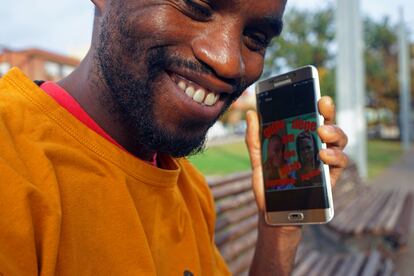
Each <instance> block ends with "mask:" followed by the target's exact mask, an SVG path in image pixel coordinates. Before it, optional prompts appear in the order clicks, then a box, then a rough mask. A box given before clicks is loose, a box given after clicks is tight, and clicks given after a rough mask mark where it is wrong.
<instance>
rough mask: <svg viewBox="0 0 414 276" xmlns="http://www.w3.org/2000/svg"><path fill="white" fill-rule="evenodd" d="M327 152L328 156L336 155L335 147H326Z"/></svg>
mask: <svg viewBox="0 0 414 276" xmlns="http://www.w3.org/2000/svg"><path fill="white" fill-rule="evenodd" d="M325 153H326V155H328V156H335V151H334V150H333V149H326V150H325Z"/></svg>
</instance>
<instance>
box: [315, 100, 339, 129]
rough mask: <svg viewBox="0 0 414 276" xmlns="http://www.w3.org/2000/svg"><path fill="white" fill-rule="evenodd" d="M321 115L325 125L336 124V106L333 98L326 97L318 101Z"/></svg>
mask: <svg viewBox="0 0 414 276" xmlns="http://www.w3.org/2000/svg"><path fill="white" fill-rule="evenodd" d="M318 110H319V113H320V114H321V115H322V116H323V117H324V118H325V124H326V125H331V124H334V123H335V104H334V101H333V100H332V98H331V97H328V96H324V97H322V98H321V99H320V100H319V101H318Z"/></svg>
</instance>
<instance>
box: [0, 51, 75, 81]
mask: <svg viewBox="0 0 414 276" xmlns="http://www.w3.org/2000/svg"><path fill="white" fill-rule="evenodd" d="M79 62H80V61H79V60H78V59H76V58H72V57H68V56H64V55H61V54H56V53H52V52H48V51H44V50H40V49H26V50H19V51H14V50H10V49H7V48H0V76H1V75H3V74H5V73H6V72H7V71H8V70H9V69H10V68H12V67H14V66H16V67H19V68H20V69H21V70H22V71H23V72H24V73H25V74H26V75H27V76H28V77H29V78H30V79H32V80H49V81H57V80H60V79H62V78H64V77H66V76H67V75H69V74H70V73H71V72H72V71H73V70H74V69H75V67H76V66H77V65H78V64H79Z"/></svg>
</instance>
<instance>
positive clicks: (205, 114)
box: [165, 73, 225, 122]
mask: <svg viewBox="0 0 414 276" xmlns="http://www.w3.org/2000/svg"><path fill="white" fill-rule="evenodd" d="M165 77H166V80H165V81H166V83H167V87H168V89H169V90H170V91H171V92H172V94H173V95H174V96H175V97H177V99H178V101H179V105H178V106H177V107H176V108H177V109H178V110H179V111H180V113H181V114H183V115H185V114H187V116H188V117H191V118H192V119H193V120H194V119H196V120H197V121H206V122H211V121H212V120H214V119H216V118H217V116H219V114H220V112H221V111H222V109H223V107H224V105H225V102H224V101H223V99H219V100H218V101H217V102H216V103H215V104H214V105H212V106H207V105H201V104H199V103H197V102H195V101H194V100H193V99H192V98H190V97H189V96H188V95H187V94H185V92H184V91H182V90H181V88H179V87H178V85H177V84H176V83H175V82H174V81H173V80H172V78H171V77H170V75H169V74H167V73H165Z"/></svg>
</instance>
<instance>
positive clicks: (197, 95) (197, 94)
mask: <svg viewBox="0 0 414 276" xmlns="http://www.w3.org/2000/svg"><path fill="white" fill-rule="evenodd" d="M205 95H206V93H205V92H204V90H203V89H198V90H197V91H196V92H195V94H194V96H193V100H194V101H196V102H198V103H202V102H203V100H204V96H205Z"/></svg>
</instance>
